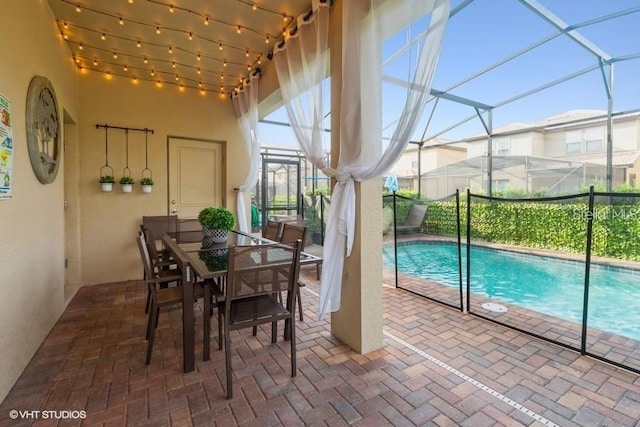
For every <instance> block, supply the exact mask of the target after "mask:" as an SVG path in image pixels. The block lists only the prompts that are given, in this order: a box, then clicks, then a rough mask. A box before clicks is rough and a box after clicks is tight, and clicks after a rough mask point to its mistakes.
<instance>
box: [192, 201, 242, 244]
mask: <svg viewBox="0 0 640 427" xmlns="http://www.w3.org/2000/svg"><path fill="white" fill-rule="evenodd" d="M198 221H199V222H200V224H201V225H202V232H203V233H204V235H205V236H206V237H210V238H211V239H212V241H213V242H214V243H222V242H225V241H226V240H227V237H228V236H229V231H230V230H232V229H233V227H235V225H236V217H235V216H233V213H232V212H231V211H230V210H229V209H227V208H223V207H214V206H211V207H208V208H204V209H202V210H201V211H200V213H199V214H198Z"/></svg>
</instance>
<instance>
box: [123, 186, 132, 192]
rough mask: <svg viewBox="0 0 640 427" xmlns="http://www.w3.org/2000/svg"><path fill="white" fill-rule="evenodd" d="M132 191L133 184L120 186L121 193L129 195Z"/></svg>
mask: <svg viewBox="0 0 640 427" xmlns="http://www.w3.org/2000/svg"><path fill="white" fill-rule="evenodd" d="M132 191H133V184H122V192H123V193H131V192H132Z"/></svg>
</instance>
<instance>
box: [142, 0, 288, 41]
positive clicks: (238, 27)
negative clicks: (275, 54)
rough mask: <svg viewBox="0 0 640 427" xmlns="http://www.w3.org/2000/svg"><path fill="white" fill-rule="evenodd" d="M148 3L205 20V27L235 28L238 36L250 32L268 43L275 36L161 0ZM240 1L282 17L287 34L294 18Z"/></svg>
mask: <svg viewBox="0 0 640 427" xmlns="http://www.w3.org/2000/svg"><path fill="white" fill-rule="evenodd" d="M147 1H148V2H149V3H153V4H157V5H161V6H165V7H167V8H168V9H169V12H171V13H173V12H175V11H176V10H180V11H182V12H187V13H190V14H193V15H195V16H198V17H199V18H200V19H202V20H203V22H204V25H209V22H210V21H211V22H216V23H218V24H222V25H226V26H230V27H233V28H235V30H236V32H237V33H238V34H240V33H242V31H243V30H247V31H250V32H252V33H255V34H258V35H259V36H261V37H263V38H264V39H265V42H266V43H269V42H270V39H271V37H273V34H267V33H261V32H260V31H258V30H256V29H253V28H251V27H247V26H244V25H238V24H233V23H230V22H227V21H223V20H221V19H219V18H214V17H211V16H209V15H205V14H202V13H200V12H197V11H195V10H193V9H189V8H186V7H181V6H176V5H174V4H171V3H166V2H163V1H160V0H147ZM239 1H240V3H242V4H245V5H248V6H251V8H252V9H253V10H254V11H255V10H262V11H265V12H269V13H273V14H275V15H278V16H280V17H282V20H283V22H284V25H283V27H282V31H281V32H282V33H283V34H284V33H285V32H286V30H287V26H288V25H289V23H290V22H291V21H293V16H289V15H287V14H286V13H283V12H278V11H275V10H273V9H269V8H267V7H263V6H259V5H257V4H255V3H251V2H247V1H243V0H239Z"/></svg>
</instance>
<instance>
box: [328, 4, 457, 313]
mask: <svg viewBox="0 0 640 427" xmlns="http://www.w3.org/2000/svg"><path fill="white" fill-rule="evenodd" d="M449 11H450V0H412V1H409V2H408V1H404V0H349V1H345V2H344V9H343V18H342V19H343V33H342V36H343V38H342V95H341V101H340V123H341V126H340V153H339V159H338V166H337V177H338V179H337V184H336V186H335V187H334V189H333V193H332V196H331V208H330V210H329V217H328V223H327V234H326V237H325V247H324V263H325V265H329V266H331V267H330V268H324V269H323V275H322V281H321V287H320V303H319V304H320V307H319V313H320V315H321V316H322V315H324V314H326V313H329V312H332V311H337V310H338V309H340V294H341V287H342V274H343V267H344V254H345V252H346V255H347V256H349V255H350V253H351V248H352V246H353V235H354V228H355V185H354V182H355V181H364V180H367V179H373V178H377V177H381V176H383V175H384V174H385V173H386V172H387V171H388V170H389V169H390V168H391V167H392V166H393V165H394V164H395V163H396V162H397V161H398V159H399V158H400V157H401V156H402V153H403V152H404V150H405V148H406V147H407V144H408V143H409V139H410V137H411V134H412V133H413V131H414V128H415V126H416V124H417V122H418V120H419V118H420V116H421V115H422V112H423V111H424V106H425V103H426V101H427V100H428V98H429V96H430V90H431V81H432V77H433V74H434V72H435V69H436V65H437V62H438V58H439V56H440V47H441V45H442V39H443V35H444V30H445V27H446V23H447V21H448V18H449ZM429 14H431V17H430V19H429V27H428V30H427V31H426V33H425V37H424V40H423V43H422V46H421V49H420V50H419V52H418V56H417V60H416V62H415V69H414V70H411V71H412V73H411V74H409V75H410V76H412V79H411V80H412V81H408V82H407V90H406V99H405V100H404V105H403V104H402V102H401V101H399V100H394V101H393V102H394V103H395V104H397V105H398V108H399V109H400V108H401V109H402V110H401V112H400V115H399V119H398V120H397V122H396V125H395V129H394V130H393V133H392V134H391V137H390V140H389V142H388V144H386V147H384V146H383V143H382V81H383V74H382V68H383V57H382V46H383V44H384V42H385V40H386V39H387V38H389V37H390V36H392V35H393V34H395V33H396V32H397V31H399V30H400V29H402V28H403V27H406V26H407V25H409V24H411V23H412V22H414V21H416V20H418V19H421V18H423V17H425V16H427V15H429Z"/></svg>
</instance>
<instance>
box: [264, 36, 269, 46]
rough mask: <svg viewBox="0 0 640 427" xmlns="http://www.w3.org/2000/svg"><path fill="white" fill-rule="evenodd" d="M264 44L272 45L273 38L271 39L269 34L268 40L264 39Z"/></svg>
mask: <svg viewBox="0 0 640 427" xmlns="http://www.w3.org/2000/svg"><path fill="white" fill-rule="evenodd" d="M264 42H265V43H266V44H269V43H271V38H270V37H269V34H267V38H265V39H264Z"/></svg>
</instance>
